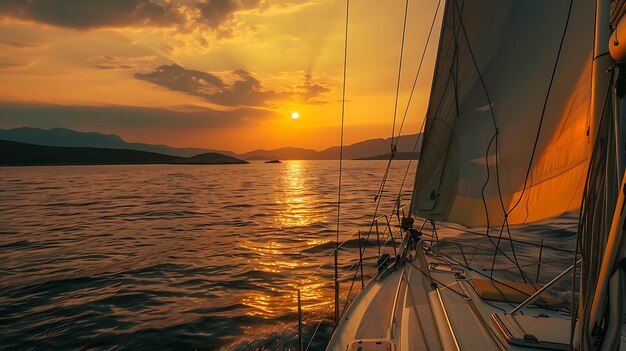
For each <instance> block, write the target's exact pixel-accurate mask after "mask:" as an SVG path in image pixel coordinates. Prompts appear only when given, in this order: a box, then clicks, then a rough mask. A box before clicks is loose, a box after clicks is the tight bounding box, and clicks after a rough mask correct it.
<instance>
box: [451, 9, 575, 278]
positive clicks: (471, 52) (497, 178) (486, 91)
mask: <svg viewBox="0 0 626 351" xmlns="http://www.w3.org/2000/svg"><path fill="white" fill-rule="evenodd" d="M454 8H455V9H456V11H457V13H458V17H459V25H460V27H461V29H462V30H463V36H464V38H465V42H466V43H467V48H468V51H469V53H470V57H471V58H472V62H473V64H474V68H475V69H476V73H477V75H478V78H479V80H480V83H481V85H482V88H483V91H484V92H485V97H486V98H487V103H488V104H489V112H490V114H491V118H492V121H493V124H494V128H495V133H494V134H495V151H496V154H495V166H496V184H497V188H498V198H499V200H500V206H501V208H502V212H503V214H504V217H505V218H504V219H505V220H506V218H507V217H508V212H507V211H506V209H505V206H504V201H503V200H502V189H501V187H500V162H499V157H498V155H499V142H498V139H499V130H498V125H497V122H496V116H495V112H494V111H493V104H492V102H491V97H490V96H489V91H488V90H487V86H486V84H485V80H484V79H483V76H482V73H481V72H480V69H479V67H478V63H477V61H476V57H475V56H474V51H473V50H472V46H471V44H470V41H469V37H468V35H467V30H466V29H465V24H464V23H463V15H462V13H461V10H460V9H459V7H458V3H457V1H456V0H454ZM570 10H571V8H570ZM568 18H569V17H568ZM568 21H569V19H568ZM454 24H455V26H456V22H455V23H454ZM456 55H458V52H457V53H456ZM488 153H489V150H487V155H488ZM487 155H486V156H485V159H488V156H487ZM485 167H487V172H489V163H488V162H486V164H485ZM483 201H484V200H483ZM484 205H485V206H486V203H484ZM487 218H488V217H487ZM507 230H509V229H508V227H507ZM487 231H489V226H487ZM509 237H510V233H509ZM511 245H513V242H511ZM497 253H498V250H497V248H496V250H495V251H494V255H497ZM513 257H514V259H515V264H516V265H517V266H518V267H519V262H517V258H516V256H513ZM519 270H520V272H522V270H521V268H519ZM522 277H524V274H523V273H522ZM524 280H526V278H524Z"/></svg>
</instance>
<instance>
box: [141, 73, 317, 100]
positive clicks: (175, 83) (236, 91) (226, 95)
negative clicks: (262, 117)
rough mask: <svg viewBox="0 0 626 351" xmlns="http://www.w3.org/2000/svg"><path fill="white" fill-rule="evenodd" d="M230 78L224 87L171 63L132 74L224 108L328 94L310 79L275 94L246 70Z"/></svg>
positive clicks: (220, 82)
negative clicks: (232, 79)
mask: <svg viewBox="0 0 626 351" xmlns="http://www.w3.org/2000/svg"><path fill="white" fill-rule="evenodd" d="M231 75H232V76H233V78H234V82H233V83H232V84H226V83H225V82H224V81H223V80H222V78H220V77H219V76H217V75H216V74H213V73H209V72H203V71H198V70H190V69H186V68H184V67H182V66H180V65H178V64H171V65H163V66H160V67H158V68H157V69H156V70H154V71H153V72H150V73H135V78H136V79H139V80H144V81H147V82H150V83H153V84H156V85H160V86H162V87H165V88H167V89H169V90H173V91H179V92H183V93H186V94H189V95H192V96H198V97H201V98H203V99H205V100H206V101H209V102H211V103H214V104H218V105H224V106H269V105H270V103H271V102H273V101H279V100H286V99H290V100H295V101H298V102H301V103H311V104H313V103H324V102H323V101H313V99H314V98H317V97H319V95H320V94H323V93H326V92H328V91H329V89H328V88H326V87H324V86H322V85H320V84H313V83H311V82H310V81H311V77H310V76H307V79H306V82H305V84H304V85H301V86H299V87H298V89H294V90H283V91H275V90H271V89H265V88H263V86H262V84H261V82H260V81H259V80H258V79H256V78H255V77H253V76H252V74H250V72H248V71H245V70H236V71H233V72H231Z"/></svg>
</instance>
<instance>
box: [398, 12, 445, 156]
mask: <svg viewBox="0 0 626 351" xmlns="http://www.w3.org/2000/svg"><path fill="white" fill-rule="evenodd" d="M440 5H441V0H438V1H437V8H436V9H435V15H434V16H433V20H432V22H431V23H430V29H429V30H428V36H427V37H426V43H425V44H424V50H423V51H422V57H421V58H420V63H419V66H418V67H417V72H416V73H415V79H414V80H413V86H412V87H411V93H409V100H408V101H407V104H406V108H405V109H404V115H403V116H402V122H401V123H400V127H399V128H398V134H397V135H398V136H397V137H396V147H397V146H398V141H399V139H400V135H401V134H402V128H403V127H404V122H405V120H406V116H407V115H408V113H409V107H410V106H411V101H412V100H413V93H414V92H415V87H416V86H417V80H418V78H419V75H420V72H421V71H422V64H423V63H424V58H425V57H426V50H427V49H428V46H429V43H430V37H431V36H432V33H433V28H434V27H435V22H436V20H437V14H438V13H439V7H440Z"/></svg>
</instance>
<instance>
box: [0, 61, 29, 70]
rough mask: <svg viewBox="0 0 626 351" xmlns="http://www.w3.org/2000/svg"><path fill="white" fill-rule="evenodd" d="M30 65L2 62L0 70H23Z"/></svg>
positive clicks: (26, 63) (27, 63)
mask: <svg viewBox="0 0 626 351" xmlns="http://www.w3.org/2000/svg"><path fill="white" fill-rule="evenodd" d="M28 65H30V62H0V70H2V71H10V70H17V69H22V68H25V67H27V66H28Z"/></svg>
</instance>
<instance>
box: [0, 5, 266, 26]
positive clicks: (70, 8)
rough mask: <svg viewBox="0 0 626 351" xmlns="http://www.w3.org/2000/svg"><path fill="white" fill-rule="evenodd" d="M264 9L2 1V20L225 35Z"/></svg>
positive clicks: (254, 6) (222, 6) (239, 6)
mask: <svg viewBox="0 0 626 351" xmlns="http://www.w3.org/2000/svg"><path fill="white" fill-rule="evenodd" d="M261 6H263V2H262V1H261V0H195V1H188V2H187V3H181V2H178V1H176V2H169V1H157V0H114V1H106V0H2V1H0V16H5V17H12V18H18V19H22V20H29V21H35V22H39V23H44V24H49V25H53V26H58V27H68V28H74V29H80V30H84V29H92V28H102V27H143V26H151V27H169V26H185V27H193V26H195V25H205V26H208V27H209V28H212V29H215V30H218V29H219V30H220V31H223V28H221V27H222V26H223V25H224V24H225V23H226V22H228V21H231V20H233V19H234V14H235V13H236V12H237V11H241V10H247V9H252V8H256V7H261Z"/></svg>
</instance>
